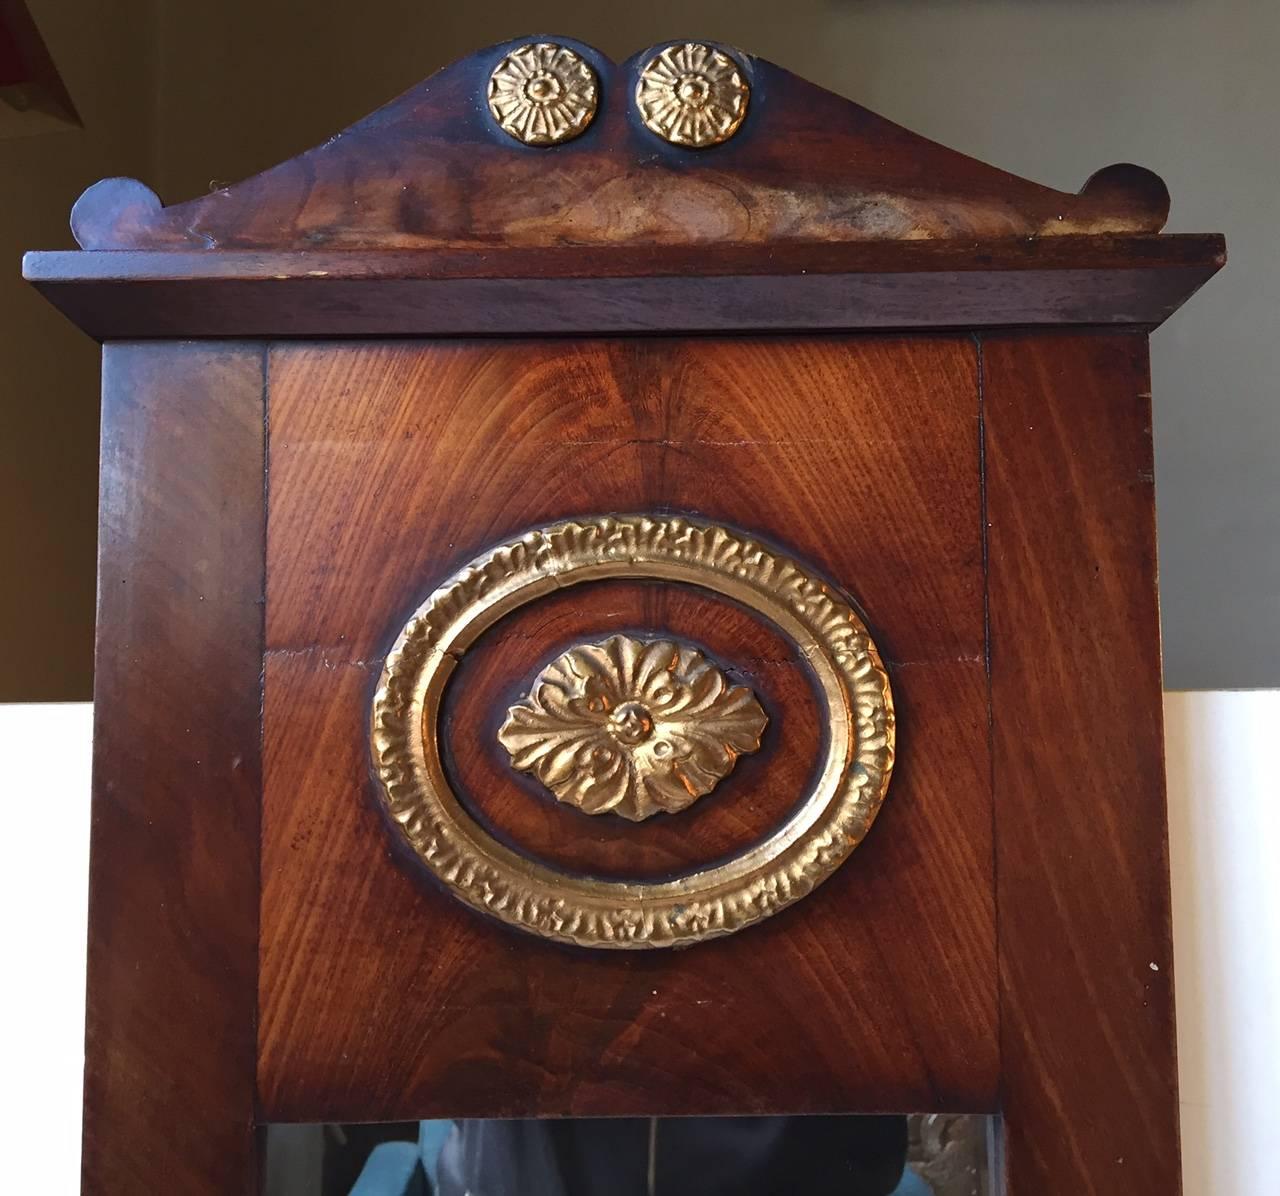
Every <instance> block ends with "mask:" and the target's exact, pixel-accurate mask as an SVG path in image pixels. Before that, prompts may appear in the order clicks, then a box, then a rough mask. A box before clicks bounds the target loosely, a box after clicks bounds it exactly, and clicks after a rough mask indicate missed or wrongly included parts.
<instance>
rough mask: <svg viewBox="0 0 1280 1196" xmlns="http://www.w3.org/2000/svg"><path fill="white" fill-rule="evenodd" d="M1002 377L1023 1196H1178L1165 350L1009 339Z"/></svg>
mask: <svg viewBox="0 0 1280 1196" xmlns="http://www.w3.org/2000/svg"><path fill="white" fill-rule="evenodd" d="M982 371H983V390H984V396H985V403H984V410H985V427H986V446H987V451H986V463H987V474H986V476H987V511H988V520H989V523H990V549H989V551H990V566H989V568H990V580H989V587H990V610H991V686H992V715H993V722H992V726H993V747H994V760H993V776H994V784H995V814H996V878H997V904H998V910H999V919H998V920H999V936H1000V994H1001V1024H1002V1033H1001V1067H1002V1073H1003V1074H1002V1089H1003V1094H1002V1103H1003V1106H1004V1114H1005V1136H1006V1143H1005V1149H1006V1155H1007V1158H1006V1166H1007V1176H1006V1184H1007V1190H1008V1192H1009V1196H1057V1194H1058V1193H1061V1194H1062V1196H1083V1194H1088V1196H1113V1194H1114V1196H1121V1194H1123V1196H1171V1194H1176V1193H1177V1191H1178V1190H1179V1182H1178V1171H1179V1161H1178V1105H1177V1081H1176V1066H1175V1047H1174V1030H1173V977H1172V967H1171V964H1172V955H1171V953H1172V944H1171V939H1170V922H1169V877H1168V846H1167V826H1166V814H1165V800H1164V765H1163V743H1162V732H1161V705H1160V632H1159V621H1158V610H1157V604H1156V591H1155V579H1156V569H1155V525H1154V514H1153V511H1154V508H1153V495H1152V481H1153V479H1152V455H1151V429H1150V410H1151V407H1150V394H1149V393H1148V392H1149V381H1148V372H1147V349H1146V338H1145V337H1143V336H1142V335H1140V334H1137V333H1129V334H1111V335H1103V334H1096V335H1092V336H1060V337H1028V336H1019V335H1012V334H1011V335H1008V336H1003V337H991V338H987V339H985V340H984V342H983V349H982Z"/></svg>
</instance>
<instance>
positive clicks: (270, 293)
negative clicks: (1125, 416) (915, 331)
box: [23, 236, 1225, 338]
mask: <svg viewBox="0 0 1280 1196" xmlns="http://www.w3.org/2000/svg"><path fill="white" fill-rule="evenodd" d="M1224 261H1225V249H1224V246H1223V240H1222V238H1221V237H1219V236H1159V237H1157V236H1134V237H1112V236H1091V237H1086V236H1079V237H1053V238H1043V239H1040V240H1020V241H1001V242H995V243H992V244H987V245H980V246H979V245H976V244H975V243H974V242H972V241H968V242H960V243H956V242H953V241H934V242H930V241H911V242H906V243H888V244H886V243H877V242H854V243H848V244H840V243H826V242H820V243H812V242H809V243H790V244H780V245H776V246H771V247H769V249H768V250H767V251H764V250H762V249H761V248H760V247H759V246H756V245H714V246H656V247H643V248H638V249H637V248H635V247H628V246H626V245H618V246H607V247H600V248H581V247H562V248H558V249H557V248H549V249H532V250H531V249H522V248H518V247H517V248H506V247H504V248H503V249H501V250H500V251H494V252H491V253H483V252H478V251H469V252H456V251H455V252H448V251H441V252H428V251H393V250H387V251H382V252H379V253H361V252H357V251H354V250H351V251H337V252H335V251H312V252H297V253H253V252H249V251H226V252H219V253H196V252H178V251H168V252H160V253H143V252H127V251H119V252H110V253H79V252H58V251H54V252H45V253H30V254H27V256H26V258H25V259H24V263H23V270H24V274H25V277H26V278H27V279H28V280H29V281H31V282H32V283H34V284H35V286H37V287H38V288H39V289H40V291H41V292H42V293H43V294H44V295H45V296H46V297H47V298H49V299H50V300H51V301H52V302H53V303H55V304H56V305H57V306H58V307H59V308H61V310H62V311H63V312H65V313H66V314H67V315H68V316H69V317H70V318H71V319H72V320H74V321H75V322H76V323H77V324H79V325H80V327H81V328H83V329H85V331H87V332H89V333H90V334H92V335H93V336H96V337H99V338H111V337H124V336H149V337H154V336H165V337H168V336H295V337H312V336H399V335H415V336H436V335H448V336H455V335H481V334H485V335H487V334H497V335H513V334H530V333H544V334H546V333H550V334H563V333H607V332H670V331H671V330H672V329H674V328H679V329H683V330H685V331H689V332H716V331H719V332H723V331H752V330H760V331H768V330H772V331H780V330H787V329H794V330H800V331H809V330H814V329H859V328H863V329H893V328H948V327H964V328H991V327H1000V326H1007V325H1011V324H1012V325H1028V324H1116V323H1119V324H1126V325H1132V324H1143V325H1148V326H1154V325H1157V324H1159V323H1161V322H1162V321H1163V320H1164V319H1166V318H1167V317H1168V316H1169V315H1171V314H1172V313H1173V312H1174V311H1175V310H1176V309H1177V308H1178V307H1179V306H1180V305H1181V304H1182V303H1183V302H1184V301H1185V300H1186V299H1187V298H1188V297H1189V296H1190V295H1192V294H1193V293H1194V292H1195V291H1196V289H1197V288H1198V287H1199V286H1200V285H1201V284H1202V283H1203V282H1204V281H1205V280H1206V279H1208V278H1209V277H1210V276H1211V275H1213V274H1214V273H1215V272H1216V271H1217V270H1218V269H1219V268H1220V267H1221V266H1222V264H1223V262H1224Z"/></svg>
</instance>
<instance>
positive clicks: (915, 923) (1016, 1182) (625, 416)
mask: <svg viewBox="0 0 1280 1196" xmlns="http://www.w3.org/2000/svg"><path fill="white" fill-rule="evenodd" d="M1167 209H1168V195H1167V193H1166V191H1165V188H1164V186H1163V184H1162V183H1161V182H1160V180H1159V179H1157V178H1156V177H1155V176H1154V175H1152V174H1150V173H1149V172H1147V171H1145V170H1142V169H1140V168H1139V167H1136V166H1125V165H1122V166H1112V167H1108V168H1106V169H1104V170H1100V171H1099V172H1098V173H1097V174H1095V175H1094V176H1093V177H1092V178H1091V179H1089V181H1088V182H1087V183H1086V184H1085V185H1084V187H1083V189H1082V190H1081V191H1080V193H1079V194H1077V195H1069V194H1063V193H1059V192H1056V191H1052V190H1049V189H1047V188H1045V187H1042V186H1039V185H1037V184H1035V183H1032V182H1028V181H1025V180H1023V179H1020V178H1016V177H1014V176H1012V175H1009V174H1007V173H1005V172H1003V171H1001V170H998V169H995V168H993V167H990V166H986V165H983V164H981V163H979V162H975V161H973V160H971V159H968V158H965V157H963V156H962V155H960V154H957V153H954V152H952V151H950V150H947V149H945V148H943V147H941V146H939V145H936V144H933V143H931V142H929V141H927V140H924V139H923V138H920V137H918V136H915V135H913V134H912V133H909V132H907V131H906V130H904V129H902V128H899V127H897V126H895V125H893V124H891V123H889V122H887V121H885V120H883V119H881V118H879V117H877V116H875V115H874V114H873V113H871V112H868V111H866V110H865V109H862V108H860V107H858V106H857V105H856V104H853V103H850V102H848V101H846V100H844V99H841V98H839V97H837V96H835V95H832V94H830V93H828V92H825V91H822V90H821V89H819V88H817V87H814V86H812V85H810V84H808V83H806V82H804V81H803V80H801V79H798V78H796V77H795V76H793V75H791V74H789V73H788V72H786V71H785V70H782V69H780V68H778V67H776V66H773V65H771V64H770V63H767V62H764V61H762V60H759V59H756V58H753V57H751V56H750V55H747V54H745V53H743V52H741V51H739V50H737V49H733V48H731V47H726V46H718V45H710V44H704V43H686V42H674V43H671V44H666V45H659V46H656V47H651V48H648V49H645V50H643V51H641V52H640V53H638V54H637V55H636V56H635V57H634V58H632V59H630V60H628V61H627V62H624V63H621V64H615V63H612V62H610V61H608V60H606V59H605V58H604V57H603V56H601V55H600V54H598V53H597V52H595V51H594V50H592V49H591V48H590V47H588V46H585V45H582V44H580V43H578V42H576V41H573V40H572V39H568V38H563V37H540V38H532V39H530V38H525V39H521V40H519V41H516V42H510V43H507V44H504V45H500V46H495V47H492V48H491V49H488V50H484V51H481V52H479V53H477V54H474V55H472V56H471V57H469V58H467V59H465V60H463V61H461V62H459V63H457V64H456V65H454V66H452V67H449V68H448V69H446V70H444V71H442V72H440V73H439V74H438V75H436V76H434V77H433V78H431V79H429V80H428V81H426V82H424V83H422V84H421V85H420V86H418V87H417V88H415V89H413V90H411V91H410V92H408V93H407V94H406V95H404V96H402V97H401V98H400V99H398V100H396V101H394V102H393V103H391V104H389V105H388V106H387V107H385V108H383V109H382V110H381V111H379V112H377V113H375V114H374V115H372V116H370V117H368V118H367V119H365V120H363V121H361V122H359V123H358V124H356V125H355V126H353V127H352V128H350V129H348V130H347V131H346V132H344V133H342V134H340V135H339V136H337V137H335V138H333V139H332V140H330V141H329V142H327V143H326V144H324V145H322V146H320V147H318V148H317V149H314V150H312V151H310V152H308V153H305V154H302V155H301V156H299V157H297V158H295V159H293V160H291V161H289V162H285V163H284V164H282V165H280V166H277V167H275V168H274V169H272V170H269V171H267V172H266V173H264V174H262V175H260V176H258V177H256V178H252V179H249V180H247V181H245V182H243V183H239V184H235V185H232V186H228V187H225V188H222V189H221V190H218V191H215V192H213V193H211V194H209V195H207V196H204V197H202V198H199V199H196V200H193V201H191V202H189V203H184V204H179V205H177V206H174V207H164V206H162V205H161V203H160V201H159V200H158V199H157V198H156V196H155V195H154V194H153V193H152V192H150V191H149V190H148V189H147V188H146V187H144V186H143V185H142V184H140V183H136V182H133V181H131V180H121V179H112V180H107V181H105V182H103V183H100V184H98V185H96V186H94V187H92V188H90V190H89V191H87V192H86V193H85V195H84V196H83V197H82V198H81V200H80V201H79V203H78V204H77V205H76V208H75V211H74V214H73V226H74V229H75V233H76V236H77V238H78V240H79V242H80V244H81V246H82V249H81V251H78V252H67V253H63V252H49V253H35V254H32V255H29V256H28V258H27V261H26V272H27V277H28V278H29V279H30V280H31V281H32V282H33V283H34V284H35V285H36V286H38V287H39V288H40V289H41V290H42V291H43V292H44V293H45V294H46V295H47V296H48V297H49V298H50V299H51V300H52V301H53V302H54V303H55V304H57V305H58V306H59V307H60V308H61V309H62V310H63V311H65V312H66V313H67V314H68V315H69V316H70V317H71V318H72V319H74V320H75V321H76V322H77V323H78V324H79V325H80V326H81V327H82V328H84V329H85V330H86V331H87V332H88V333H90V334H91V335H93V336H95V337H97V338H99V339H100V340H102V341H103V344H104V356H103V431H102V483H101V547H100V574H99V611H98V651H97V680H96V698H95V701H96V719H97V722H96V742H95V762H96V763H95V770H96V777H95V791H94V814H93V819H94V822H93V836H94V839H93V865H92V908H91V932H90V948H89V949H90V966H89V985H90V988H89V1012H88V1021H89V1024H88V1038H87V1073H86V1096H85V1102H86V1103H85V1148H84V1191H85V1192H90V1193H95V1194H98V1193H111V1194H116V1193H121V1194H123V1193H129V1194H137V1193H151V1192H157V1193H159V1192H181V1193H184V1196H231V1194H240V1193H246V1192H253V1191H257V1190H258V1188H259V1185H260V1184H261V1183H262V1176H263V1174H264V1159H265V1154H266V1150H265V1146H264V1144H265V1142H266V1141H267V1137H266V1135H265V1134H264V1128H263V1127H265V1126H267V1125H274V1124H286V1123H332V1124H344V1125H349V1124H355V1123H370V1122H401V1123H403V1122H409V1123H419V1122H433V1121H434V1122H442V1121H445V1120H447V1119H471V1120H474V1121H476V1122H477V1123H478V1121H479V1119H563V1118H575V1119H584V1118H623V1119H639V1122H638V1124H641V1125H643V1124H646V1122H645V1119H652V1118H670V1117H681V1116H700V1117H711V1116H722V1117H732V1118H741V1117H747V1116H755V1117H761V1118H767V1119H772V1120H771V1121H770V1122H769V1124H774V1123H776V1121H777V1119H781V1118H792V1119H803V1118H807V1117H812V1118H829V1117H832V1116H840V1117H846V1116H854V1115H861V1116H863V1117H867V1118H876V1117H883V1115H890V1117H889V1120H890V1121H892V1122H893V1124H894V1125H895V1126H897V1127H898V1129H897V1130H895V1132H901V1133H902V1134H903V1135H906V1134H908V1133H910V1134H915V1135H917V1136H918V1135H919V1134H920V1133H928V1132H929V1125H930V1124H935V1125H936V1123H929V1122H927V1121H920V1120H917V1121H915V1122H912V1123H910V1125H908V1124H907V1123H906V1122H903V1121H901V1119H900V1118H899V1117H898V1115H905V1114H928V1115H961V1114H963V1115H969V1116H971V1117H976V1118H978V1119H979V1120H978V1122H976V1123H974V1124H979V1125H981V1126H983V1127H985V1126H986V1125H987V1124H990V1125H991V1126H993V1127H994V1135H993V1144H992V1146H991V1149H990V1152H989V1156H988V1155H984V1159H988V1157H989V1172H990V1176H991V1184H992V1185H1000V1190H1002V1191H1004V1192H1007V1193H1008V1194H1009V1196H1059V1194H1061V1196H1082V1194H1085V1193H1089V1194H1097V1196H1103V1194H1116V1196H1119V1194H1122V1193H1123V1196H1169V1194H1170V1193H1174V1192H1176V1191H1177V1190H1178V1182H1179V1181H1178V1135H1177V1128H1178V1126H1177V1097H1176V1075H1175V1059H1174V1038H1173V1009H1172V988H1171V959H1170V938H1169V898H1168V880H1167V858H1166V830H1165V809H1164V791H1163V774H1162V763H1161V707H1160V654H1159V631H1158V622H1157V607H1156V594H1155V555H1154V523H1153V508H1152V472H1151V470H1152V464H1151V435H1150V418H1151V406H1150V394H1149V391H1150V385H1149V379H1148V365H1147V335H1148V333H1149V331H1150V330H1151V329H1152V328H1153V327H1155V326H1156V325H1158V324H1159V323H1160V322H1161V321H1162V320H1164V319H1165V317H1166V316H1168V315H1169V314H1170V313H1171V312H1172V311H1173V310H1174V309H1175V308H1177V307H1178V306H1179V305H1180V304H1181V303H1182V302H1183V301H1184V300H1185V299H1186V298H1187V297H1188V296H1190V295H1191V294H1192V293H1193V292H1194V291H1195V290H1196V288H1197V287H1199V286H1200V285H1201V283H1203V282H1204V281H1205V280H1206V279H1207V278H1209V277H1210V275H1212V274H1213V273H1214V271H1215V270H1217V269H1218V268H1219V266H1220V265H1221V264H1222V262H1223V256H1224V247H1223V241H1222V238H1221V237H1218V236H1214V235H1180V236H1168V235H1161V234H1160V229H1161V227H1162V226H1163V224H1164V221H1165V217H1166V214H1167ZM530 1124H531V1125H533V1126H534V1127H535V1129H536V1128H537V1127H539V1126H541V1127H542V1128H541V1131H539V1132H544V1131H546V1132H548V1133H549V1131H547V1127H548V1126H550V1125H556V1126H560V1127H562V1128H564V1127H571V1125H573V1124H582V1123H567V1122H561V1121H556V1122H548V1121H537V1120H533V1121H531V1122H530ZM629 1124H637V1123H636V1122H629V1121H628V1122H614V1123H609V1125H610V1126H612V1130H610V1132H613V1131H617V1132H620V1133H621V1132H624V1127H625V1126H626V1125H629ZM757 1124H758V1126H759V1127H763V1126H764V1125H765V1124H766V1122H764V1121H762V1122H759V1123H757ZM798 1124H799V1122H796V1125H798ZM805 1124H806V1125H814V1124H818V1122H806V1123H805ZM858 1124H860V1125H863V1126H865V1125H870V1124H873V1122H870V1121H868V1122H860V1123H858ZM604 1126H605V1123H597V1129H598V1130H599V1132H601V1133H603V1132H605V1129H604V1128H602V1127H604ZM922 1127H923V1128H922ZM509 1128H510V1127H509ZM792 1128H795V1126H794V1125H793V1127H792ZM557 1132H558V1131H557ZM761 1132H764V1131H763V1130H761ZM798 1132H803V1131H798ZM848 1132H850V1133H853V1132H855V1131H852V1130H849V1131H848ZM859 1132H860V1131H859ZM978 1137H979V1138H983V1139H984V1140H985V1129H983V1130H982V1132H981V1133H979V1135H978ZM917 1145H918V1143H917ZM620 1149H622V1148H620ZM626 1149H628V1150H629V1149H630V1146H628V1147H626ZM815 1149H816V1148H815ZM903 1149H906V1146H905V1139H904V1146H903ZM913 1149H914V1147H913ZM983 1149H984V1150H985V1149H986V1148H985V1145H984V1147H983ZM981 1166H982V1167H983V1168H988V1162H987V1161H984V1162H983V1163H982V1164H981ZM899 1171H901V1163H900V1161H899ZM986 1174H987V1171H985V1170H984V1171H983V1175H984V1176H985V1175H986ZM917 1178H919V1179H921V1181H922V1182H927V1176H926V1175H920V1176H917ZM894 1182H895V1183H897V1182H899V1181H898V1180H897V1178H896V1177H895V1181H894ZM975 1182H976V1181H975ZM981 1182H982V1184H983V1185H984V1187H986V1186H988V1184H987V1180H986V1178H983V1179H982V1181H981ZM479 1190H480V1189H478V1188H477V1191H479ZM526 1190H528V1191H532V1190H534V1189H532V1188H529V1189H526ZM610 1190H611V1191H619V1192H621V1191H624V1190H630V1189H624V1188H623V1187H622V1186H617V1187H614V1188H612V1189H610ZM638 1190H644V1189H638ZM657 1190H658V1191H662V1190H663V1189H662V1186H661V1185H659V1187H658V1188H657ZM707 1190H711V1189H710V1188H708V1189H707ZM726 1190H729V1189H726ZM752 1190H753V1191H754V1190H755V1189H752ZM777 1190H780V1191H781V1190H798V1189H786V1188H779V1189H777ZM805 1190H819V1189H818V1188H816V1187H815V1188H806V1189H805ZM832 1190H833V1191H834V1190H836V1189H835V1188H832ZM857 1190H858V1191H861V1190H863V1189H857ZM865 1190H866V1191H886V1192H887V1191H891V1190H894V1189H893V1188H891V1187H885V1186H882V1187H879V1188H871V1187H868V1188H866V1189H865ZM898 1190H900V1191H902V1192H906V1191H908V1189H906V1188H899V1189H898ZM916 1190H917V1191H922V1190H927V1189H916ZM948 1196H949V1194H948Z"/></svg>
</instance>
